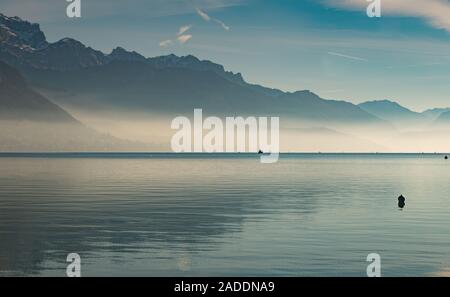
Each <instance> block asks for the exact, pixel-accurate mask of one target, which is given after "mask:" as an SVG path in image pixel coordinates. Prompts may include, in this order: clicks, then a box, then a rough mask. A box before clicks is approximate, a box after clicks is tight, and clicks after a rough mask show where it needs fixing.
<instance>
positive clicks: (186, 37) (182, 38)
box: [177, 34, 192, 44]
mask: <svg viewBox="0 0 450 297" xmlns="http://www.w3.org/2000/svg"><path fill="white" fill-rule="evenodd" d="M191 38H192V35H190V34H186V35H181V36H178V38H177V39H178V41H179V42H180V43H181V44H184V43H186V42H188V41H189V40H190V39H191Z"/></svg>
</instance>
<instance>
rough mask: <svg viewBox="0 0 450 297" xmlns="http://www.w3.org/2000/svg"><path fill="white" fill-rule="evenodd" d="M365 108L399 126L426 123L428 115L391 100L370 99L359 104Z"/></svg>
mask: <svg viewBox="0 0 450 297" xmlns="http://www.w3.org/2000/svg"><path fill="white" fill-rule="evenodd" d="M358 106H359V107H361V108H362V109H363V110H365V111H367V112H369V113H371V114H373V115H375V116H377V117H379V118H380V119H383V120H386V121H388V122H391V123H393V124H395V125H397V126H398V127H402V126H404V125H405V124H407V125H411V124H417V125H421V124H424V123H425V121H426V119H427V118H426V117H425V116H424V115H423V114H421V113H418V112H414V111H411V110H409V109H407V108H405V107H403V106H401V105H400V104H398V103H396V102H392V101H389V100H380V101H370V102H364V103H361V104H359V105H358Z"/></svg>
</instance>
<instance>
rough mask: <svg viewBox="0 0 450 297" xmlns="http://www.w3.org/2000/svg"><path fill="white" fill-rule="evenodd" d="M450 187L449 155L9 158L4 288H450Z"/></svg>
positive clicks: (0, 180) (1, 210)
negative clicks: (66, 283)
mask: <svg viewBox="0 0 450 297" xmlns="http://www.w3.org/2000/svg"><path fill="white" fill-rule="evenodd" d="M449 178H450V167H449V163H447V162H446V161H444V160H443V156H440V155H328V154H320V155H319V154H318V155H281V158H280V161H279V162H278V163H276V164H271V165H267V164H261V163H260V162H259V158H258V156H254V155H247V154H234V155H173V154H90V155H83V154H60V155H46V154H41V155H27V156H26V157H25V156H22V157H18V156H17V155H15V157H12V155H2V157H1V158H0V236H1V240H0V274H1V275H53V276H65V269H66V265H67V263H66V262H65V260H66V257H67V254H69V253H72V252H76V253H79V254H80V256H81V258H82V275H84V276H89V275H130V276H131V275H137V276H144V275H145V276H188V275H189V276H197V275H200V276H229V275H234V276H236V275H239V276H259V275H271V276H275V275H280V276H328V275H329V276H365V273H366V267H367V264H368V263H367V262H366V257H367V255H368V254H369V253H378V254H380V256H381V259H382V260H381V261H382V275H383V276H404V275H411V276H420V275H445V274H446V273H448V271H449V268H450V256H449V254H448V247H449V246H450V236H449V235H450V227H449V225H448V219H449V218H450V207H449V206H448V197H449V196H450V185H449V184H448V180H449ZM400 194H403V195H404V196H405V197H406V198H407V200H406V206H405V208H404V209H403V210H400V209H399V208H398V206H397V197H398V196H399V195H400Z"/></svg>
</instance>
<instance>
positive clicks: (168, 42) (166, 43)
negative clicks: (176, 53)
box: [159, 39, 173, 47]
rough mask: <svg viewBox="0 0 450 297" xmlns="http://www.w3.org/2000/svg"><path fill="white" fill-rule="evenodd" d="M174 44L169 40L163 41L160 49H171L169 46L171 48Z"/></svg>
mask: <svg viewBox="0 0 450 297" xmlns="http://www.w3.org/2000/svg"><path fill="white" fill-rule="evenodd" d="M172 44H173V42H172V40H170V39H168V40H164V41H161V42H160V43H159V46H160V47H169V46H171V45H172Z"/></svg>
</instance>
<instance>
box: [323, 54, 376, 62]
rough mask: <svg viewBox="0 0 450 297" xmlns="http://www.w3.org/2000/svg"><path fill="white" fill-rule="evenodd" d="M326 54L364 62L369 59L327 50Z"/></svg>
mask: <svg viewBox="0 0 450 297" xmlns="http://www.w3.org/2000/svg"><path fill="white" fill-rule="evenodd" d="M327 54H328V55H331V56H336V57H341V58H346V59H350V60H355V61H364V62H368V61H369V60H367V59H364V58H360V57H355V56H350V55H345V54H341V53H335V52H328V53H327Z"/></svg>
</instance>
